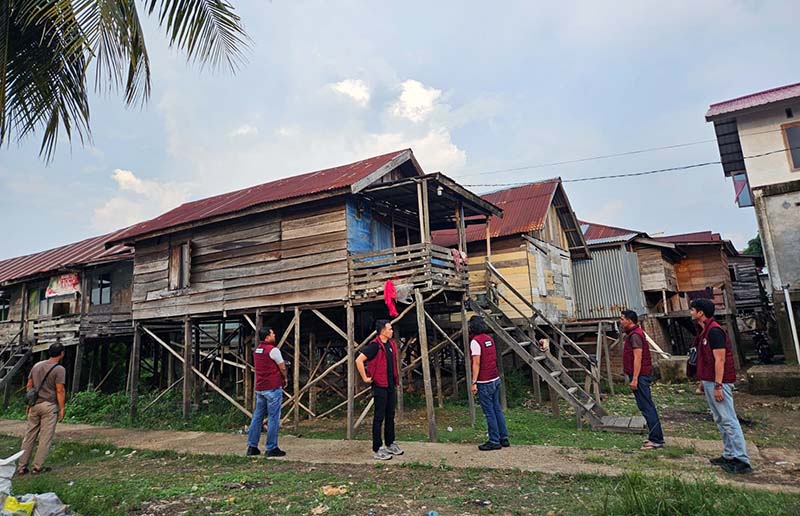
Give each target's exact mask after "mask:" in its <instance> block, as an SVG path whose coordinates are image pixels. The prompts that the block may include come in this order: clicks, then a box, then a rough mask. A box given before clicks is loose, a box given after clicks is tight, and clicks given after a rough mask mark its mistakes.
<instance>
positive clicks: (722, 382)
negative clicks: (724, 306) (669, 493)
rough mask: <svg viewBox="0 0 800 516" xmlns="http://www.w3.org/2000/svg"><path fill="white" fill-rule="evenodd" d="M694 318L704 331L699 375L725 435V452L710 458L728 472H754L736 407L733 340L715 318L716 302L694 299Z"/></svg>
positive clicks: (692, 305) (723, 436) (700, 347)
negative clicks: (734, 405) (734, 397)
mask: <svg viewBox="0 0 800 516" xmlns="http://www.w3.org/2000/svg"><path fill="white" fill-rule="evenodd" d="M690 306H691V308H690V313H691V316H692V320H693V321H694V322H696V323H698V324H699V325H700V326H701V328H702V332H701V333H700V337H699V338H698V346H697V378H698V379H699V380H700V381H702V382H703V391H704V392H705V396H706V402H707V403H708V407H709V408H710V409H711V415H712V416H713V417H714V422H715V423H716V424H717V427H718V428H719V432H720V434H721V435H722V445H723V451H722V456H721V457H717V458H716V459H711V463H712V464H714V465H715V466H720V467H721V468H722V469H724V470H725V471H727V472H729V473H736V474H740V473H752V471H753V469H752V468H751V467H750V457H748V456H747V445H746V444H745V441H744V434H743V433H742V427H741V425H739V418H738V417H737V416H736V409H735V408H734V407H733V383H734V382H735V381H736V370H735V369H734V362H733V351H732V349H731V341H730V339H729V338H728V334H727V333H725V330H723V329H722V327H721V326H720V325H719V324H717V321H715V320H714V302H713V301H711V300H709V299H695V300H694V301H692V303H691V305H690Z"/></svg>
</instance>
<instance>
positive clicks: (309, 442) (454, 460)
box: [0, 420, 800, 493]
mask: <svg viewBox="0 0 800 516" xmlns="http://www.w3.org/2000/svg"><path fill="white" fill-rule="evenodd" d="M24 429H25V422H24V421H11V420H0V433H2V434H6V435H14V436H21V435H22V434H23V433H24ZM56 439H57V440H63V441H80V442H107V443H110V444H113V445H115V446H119V447H125V448H133V449H147V450H172V451H175V452H178V453H195V454H210V455H243V454H244V451H245V448H246V442H245V440H246V438H245V436H244V435H239V434H231V433H210V432H174V431H145V430H135V429H125V428H111V427H98V426H90V425H73V424H61V425H59V426H58V430H57V437H56ZM670 442H671V443H672V445H671V448H672V450H673V451H672V452H671V451H670V450H669V449H667V450H662V451H659V452H656V453H653V452H648V453H641V452H635V453H631V452H626V451H622V450H618V449H608V450H581V449H577V448H571V447H561V446H535V445H515V446H512V447H511V448H507V449H503V450H500V451H495V452H490V453H481V452H478V451H477V450H476V449H475V446H474V444H457V443H426V442H401V443H400V444H401V446H402V447H403V448H404V449H405V451H406V453H405V455H403V456H401V457H396V458H395V459H394V460H392V461H391V463H390V464H389V466H390V467H391V466H395V465H398V464H403V463H406V464H408V463H411V464H415V463H417V464H432V465H434V466H439V465H441V466H447V467H453V468H489V469H496V470H520V471H532V472H539V473H547V474H563V475H576V474H582V473H589V474H599V475H606V476H616V475H620V474H622V473H623V472H625V471H631V470H638V471H641V472H643V473H645V474H648V473H652V474H655V473H658V474H664V473H670V474H672V475H677V476H680V477H682V478H685V479H697V478H707V477H709V476H713V477H716V478H717V480H719V481H720V482H724V483H731V484H734V485H738V486H743V487H758V488H762V489H769V490H773V491H782V492H797V493H800V451H798V450H797V449H794V450H789V449H777V448H776V449H759V448H758V447H756V446H755V445H753V444H751V443H748V444H749V446H748V449H749V453H750V455H751V457H752V459H753V464H754V467H755V468H756V472H755V473H754V474H753V475H749V476H747V477H732V476H730V475H726V474H724V473H722V472H721V471H719V470H718V469H717V468H714V467H712V466H710V465H709V464H708V459H709V458H711V457H716V456H718V455H719V454H720V453H721V451H722V446H721V443H720V442H718V441H710V440H698V439H685V438H678V437H673V438H671V439H670ZM281 448H282V449H284V450H286V451H287V453H288V455H287V456H286V458H285V460H289V461H300V462H304V463H312V464H314V463H316V464H342V465H345V464H349V465H353V464H374V463H375V461H374V460H373V459H372V457H371V450H370V446H369V443H368V442H365V441H344V440H332V439H305V438H298V437H293V436H291V435H282V436H281ZM676 452H677V453H676Z"/></svg>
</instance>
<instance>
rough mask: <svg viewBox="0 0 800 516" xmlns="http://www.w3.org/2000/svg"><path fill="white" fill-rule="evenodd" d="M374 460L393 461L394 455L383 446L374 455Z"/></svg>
mask: <svg viewBox="0 0 800 516" xmlns="http://www.w3.org/2000/svg"><path fill="white" fill-rule="evenodd" d="M372 458H373V459H375V460H391V459H392V454H391V453H390V452H389V450H388V449H386V447H385V446H381V447H380V448H379V449H378V451H376V452H375V453H373V454H372Z"/></svg>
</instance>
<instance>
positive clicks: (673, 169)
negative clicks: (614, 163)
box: [464, 147, 800, 187]
mask: <svg viewBox="0 0 800 516" xmlns="http://www.w3.org/2000/svg"><path fill="white" fill-rule="evenodd" d="M795 149H800V147H789V148H783V149H778V150H774V151H769V152H763V153H761V154H753V155H752V156H744V157H743V158H742V159H754V158H762V157H764V156H770V155H772V154H778V153H780V152H786V151H788V150H795ZM721 164H722V161H719V160H717V161H706V162H704V163H693V164H691V165H683V166H679V167H670V168H660V169H656V170H645V171H643V172H629V173H624V174H608V175H603V176H593V177H579V178H575V179H562V180H561V182H562V183H580V182H585V181H600V180H604V179H619V178H622V177H638V176H648V175H651V174H662V173H665V172H681V171H684V170H691V169H694V168H701V167H708V166H711V165H721ZM538 182H540V181H526V182H519V183H495V184H465V185H464V186H468V187H479V186H486V187H498V186H523V185H529V184H533V183H538Z"/></svg>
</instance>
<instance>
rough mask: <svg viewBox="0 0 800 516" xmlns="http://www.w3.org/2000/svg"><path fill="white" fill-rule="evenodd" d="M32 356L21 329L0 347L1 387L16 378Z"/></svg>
mask: <svg viewBox="0 0 800 516" xmlns="http://www.w3.org/2000/svg"><path fill="white" fill-rule="evenodd" d="M14 341H18V342H17V343H16V344H15V343H14ZM30 356H31V349H30V347H28V346H26V345H25V344H24V343H23V342H22V330H20V331H18V332H17V333H16V335H14V336H13V337H12V338H11V340H9V341H8V342H7V343H6V344H5V345H4V346H3V347H2V349H0V389H2V388H4V387H5V386H6V385H7V384H8V383H9V382H11V380H13V379H14V377H15V376H16V375H17V373H18V372H19V371H20V370H21V369H22V367H23V366H24V365H25V363H26V362H27V361H28V359H29V358H30Z"/></svg>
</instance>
